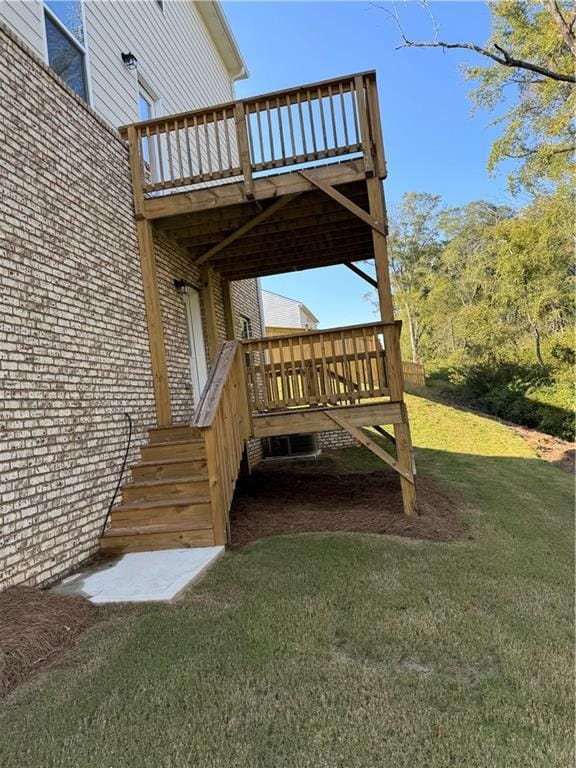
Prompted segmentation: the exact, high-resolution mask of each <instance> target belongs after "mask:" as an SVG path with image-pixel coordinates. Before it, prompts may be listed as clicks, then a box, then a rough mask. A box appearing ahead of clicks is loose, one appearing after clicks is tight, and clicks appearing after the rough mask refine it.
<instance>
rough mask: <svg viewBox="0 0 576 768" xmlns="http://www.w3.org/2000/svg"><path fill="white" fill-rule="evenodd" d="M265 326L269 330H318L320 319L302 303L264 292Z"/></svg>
mask: <svg viewBox="0 0 576 768" xmlns="http://www.w3.org/2000/svg"><path fill="white" fill-rule="evenodd" d="M262 309H263V310H264V325H265V326H267V327H269V328H316V326H317V325H318V318H317V317H316V315H314V314H313V313H312V312H311V311H310V310H309V309H308V307H307V306H306V305H305V304H303V303H302V302H301V301H297V300H296V299H289V298H288V297H287V296H280V294H278V293H272V292H271V291H262Z"/></svg>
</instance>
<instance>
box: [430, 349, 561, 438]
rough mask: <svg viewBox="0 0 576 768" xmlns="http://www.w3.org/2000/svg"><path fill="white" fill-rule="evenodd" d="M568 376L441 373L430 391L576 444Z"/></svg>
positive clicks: (479, 368) (535, 368)
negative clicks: (434, 390)
mask: <svg viewBox="0 0 576 768" xmlns="http://www.w3.org/2000/svg"><path fill="white" fill-rule="evenodd" d="M569 374H570V371H569V370H567V369H566V370H564V371H559V372H557V373H556V374H554V372H553V371H551V370H543V369H542V367H541V366H539V365H532V366H530V365H526V364H521V363H514V362H501V363H495V362H492V363H490V362H485V363H479V364H472V365H468V366H465V367H461V368H456V369H452V370H450V371H446V370H444V371H442V373H437V374H436V376H435V377H434V378H433V381H432V385H433V387H434V386H435V388H436V389H440V391H442V392H443V393H444V394H447V395H449V396H450V397H451V398H452V399H454V400H455V401H456V402H459V403H462V404H465V405H471V406H473V407H474V408H477V409H479V410H482V411H485V412H486V413H490V414H493V415H494V416H499V417H500V418H503V419H506V420H508V421H512V422H515V423H516V424H522V425H524V426H526V427H530V428H532V429H539V430H541V431H543V432H547V433H549V434H552V435H556V436H557V437H561V438H564V439H565V440H573V439H574V393H573V386H572V384H571V382H570V381H569ZM438 379H439V380H440V381H438ZM438 384H439V385H440V386H438Z"/></svg>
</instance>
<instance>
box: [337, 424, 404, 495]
mask: <svg viewBox="0 0 576 768" xmlns="http://www.w3.org/2000/svg"><path fill="white" fill-rule="evenodd" d="M325 413H326V415H327V416H329V417H330V418H331V419H332V421H335V422H336V424H339V425H340V426H341V427H342V429H345V430H346V431H347V432H349V433H350V434H351V435H352V436H353V437H355V438H356V440H358V442H359V443H361V444H362V445H364V446H365V447H366V448H368V449H369V450H370V451H372V453H373V454H375V455H376V456H378V458H379V459H381V460H382V461H384V462H386V464H388V465H389V466H391V467H392V469H394V470H395V471H396V472H398V474H399V475H401V477H403V478H404V480H405V481H406V482H409V483H411V484H412V485H414V478H413V477H412V472H411V471H410V470H408V469H406V468H405V467H403V466H402V465H401V464H400V462H398V461H396V459H395V458H394V457H392V456H390V454H389V453H387V452H386V451H385V450H384V448H380V446H379V445H378V444H377V443H375V442H374V441H373V440H370V438H369V437H368V435H366V434H364V432H362V430H361V429H359V428H358V427H355V426H354V425H353V424H351V423H350V422H349V421H348V420H347V419H345V418H343V417H342V416H340V415H339V414H337V413H332V412H331V411H330V410H327V411H326V412H325Z"/></svg>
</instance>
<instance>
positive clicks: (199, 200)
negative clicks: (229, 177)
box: [143, 159, 365, 219]
mask: <svg viewBox="0 0 576 768" xmlns="http://www.w3.org/2000/svg"><path fill="white" fill-rule="evenodd" d="M310 174H312V172H311V171H310V172H309V175H310ZM314 175H321V176H322V179H323V180H325V181H327V182H328V183H330V184H337V185H339V184H350V183H353V182H356V181H361V180H362V179H364V178H365V172H364V166H363V164H362V161H361V160H359V159H354V160H346V161H345V162H342V163H333V164H330V165H324V166H320V167H318V168H315V169H314ZM316 188H317V187H316V185H315V184H313V183H312V182H311V181H309V179H307V178H304V177H303V176H302V175H301V174H300V173H299V172H298V171H293V172H287V173H278V174H275V175H270V176H261V177H259V178H256V179H254V180H253V191H254V200H266V199H269V198H277V197H280V196H282V195H290V194H295V193H296V192H309V191H310V190H312V189H316ZM246 202H250V201H248V199H247V197H246V190H245V188H244V182H243V181H238V182H230V183H229V184H221V185H219V186H214V187H201V188H199V189H195V190H191V191H189V192H178V193H174V194H171V195H159V196H158V197H150V198H146V199H145V200H144V203H143V205H144V211H143V212H144V216H145V217H146V218H148V219H162V218H164V217H167V216H177V215H183V214H190V213H194V214H196V213H199V212H200V211H207V210H216V209H217V208H220V207H226V206H231V205H238V204H245V203H246Z"/></svg>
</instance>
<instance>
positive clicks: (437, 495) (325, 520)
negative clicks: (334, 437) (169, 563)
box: [231, 462, 464, 548]
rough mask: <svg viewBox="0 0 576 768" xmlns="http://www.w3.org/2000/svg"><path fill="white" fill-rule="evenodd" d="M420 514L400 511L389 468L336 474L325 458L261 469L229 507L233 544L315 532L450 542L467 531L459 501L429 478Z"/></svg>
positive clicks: (421, 490) (421, 482)
mask: <svg viewBox="0 0 576 768" xmlns="http://www.w3.org/2000/svg"><path fill="white" fill-rule="evenodd" d="M417 493H418V505H419V511H420V514H419V515H418V517H415V518H407V517H405V515H404V514H403V512H402V495H401V491H400V482H399V478H398V476H397V475H396V474H392V473H391V472H370V473H366V474H363V473H358V474H357V473H335V472H330V471H329V470H328V469H327V467H326V465H325V464H324V463H323V462H317V463H314V462H310V463H308V464H301V463H300V462H299V463H294V464H293V465H291V466H289V467H287V466H286V465H282V467H274V466H268V467H266V466H265V467H263V468H259V469H257V470H256V471H255V472H254V474H253V475H252V477H251V478H249V479H248V480H245V481H243V483H242V484H241V485H240V487H239V489H238V492H237V494H236V496H235V499H234V503H233V505H232V510H231V527H232V547H233V548H239V547H242V546H244V545H246V544H248V543H249V542H251V541H256V540H257V539H262V538H265V537H268V536H277V535H280V534H294V533H312V532H338V531H340V532H342V531H349V532H354V533H377V534H388V535H396V536H406V537H408V538H412V539H427V540H430V541H452V540H453V539H456V538H459V537H460V536H462V534H463V532H464V525H463V523H462V520H461V519H460V516H459V514H458V509H459V504H458V503H457V502H456V501H455V500H454V499H451V498H450V497H449V496H447V495H446V493H445V492H444V491H442V490H441V489H440V488H439V487H438V486H437V485H436V484H435V483H434V482H433V481H432V480H431V479H430V478H427V477H418V478H417Z"/></svg>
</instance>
